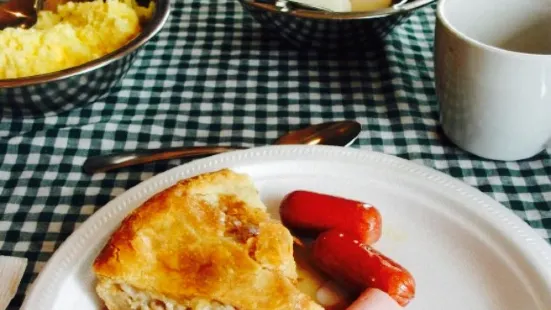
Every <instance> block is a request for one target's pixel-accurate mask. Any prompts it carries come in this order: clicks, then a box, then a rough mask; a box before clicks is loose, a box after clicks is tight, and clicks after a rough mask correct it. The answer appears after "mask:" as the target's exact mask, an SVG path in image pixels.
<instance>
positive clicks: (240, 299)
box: [93, 170, 322, 310]
mask: <svg viewBox="0 0 551 310" xmlns="http://www.w3.org/2000/svg"><path fill="white" fill-rule="evenodd" d="M292 251H293V240H292V236H291V234H290V233H289V231H288V230H287V229H286V228H285V227H284V226H283V225H281V224H279V223H277V222H275V221H272V220H271V219H270V218H269V215H268V214H267V213H266V210H265V206H264V205H263V203H262V202H261V201H260V198H259V196H258V193H257V191H256V189H255V187H254V185H253V183H252V181H251V180H250V179H249V177H248V176H246V175H242V174H237V173H234V172H232V171H230V170H221V171H218V172H214V173H209V174H203V175H200V176H197V177H194V178H191V179H188V180H184V181H181V182H179V183H178V184H176V185H174V186H172V187H170V188H168V189H166V190H164V191H162V192H161V193H159V194H157V195H155V196H154V197H152V198H151V199H149V200H148V201H147V202H145V203H144V204H143V205H142V206H141V207H139V208H138V209H136V210H135V211H134V212H132V213H131V214H130V215H129V216H128V217H127V218H126V219H125V220H124V221H123V222H122V224H121V226H120V227H119V228H118V229H117V230H116V231H115V233H114V234H113V235H112V236H111V239H110V240H109V241H108V243H107V245H106V246H105V248H104V249H103V251H102V252H101V253H100V255H99V256H98V257H97V258H96V261H95V262H94V265H93V269H94V272H95V273H96V275H97V276H98V278H99V284H98V293H100V291H102V292H103V293H100V297H102V298H103V299H104V300H106V299H108V298H107V297H108V296H105V292H104V291H105V290H106V287H108V286H109V285H108V284H107V283H111V284H112V283H120V284H124V285H128V286H130V287H132V288H133V289H136V290H138V291H141V292H147V293H150V294H152V295H155V296H162V297H163V298H166V299H169V300H173V301H175V302H176V303H179V304H181V305H185V304H188V303H189V300H192V299H204V300H210V301H213V302H217V303H220V304H222V305H227V306H233V307H235V308H237V309H240V310H246V309H322V308H321V307H319V306H318V305H317V304H315V303H314V302H313V301H311V299H310V298H309V297H307V296H306V295H304V294H302V293H300V292H299V291H298V289H297V288H296V287H295V286H294V284H293V281H294V280H295V279H296V266H295V262H294V260H293V252H292ZM101 295H104V296H101ZM104 297H105V298H104ZM108 306H109V305H108Z"/></svg>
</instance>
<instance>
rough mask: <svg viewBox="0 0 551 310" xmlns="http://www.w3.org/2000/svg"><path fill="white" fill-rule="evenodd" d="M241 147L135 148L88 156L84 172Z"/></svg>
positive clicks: (207, 154)
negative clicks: (127, 150) (121, 151)
mask: <svg viewBox="0 0 551 310" xmlns="http://www.w3.org/2000/svg"><path fill="white" fill-rule="evenodd" d="M240 149H243V148H240V147H233V146H194V147H172V148H162V149H156V150H136V151H130V152H124V153H116V154H108V155H100V156H94V157H89V158H88V159H86V161H85V162H84V166H83V169H84V172H86V173H90V174H93V173H96V172H107V171H111V170H114V169H118V168H123V167H129V166H133V165H139V164H146V163H150V162H154V161H158V160H167V159H176V158H185V159H192V158H197V157H202V156H209V155H216V154H220V153H224V152H229V151H236V150H240Z"/></svg>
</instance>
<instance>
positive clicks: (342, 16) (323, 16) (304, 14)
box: [239, 0, 437, 20]
mask: <svg viewBox="0 0 551 310" xmlns="http://www.w3.org/2000/svg"><path fill="white" fill-rule="evenodd" d="M239 1H240V2H241V3H242V4H244V5H246V6H251V7H255V8H257V9H260V10H268V11H270V12H272V13H277V14H283V15H292V16H295V17H299V18H306V19H317V20H353V19H375V18H382V17H387V16H390V15H395V14H405V13H409V12H411V11H414V10H416V9H418V8H421V7H423V6H426V5H429V4H431V3H433V2H435V1H437V0H414V1H411V2H408V3H406V4H404V5H401V6H398V7H390V8H387V9H383V10H377V11H371V12H342V13H341V12H324V11H319V10H307V9H300V10H290V11H288V12H284V11H281V10H279V9H278V8H276V7H275V6H269V5H263V4H261V3H257V2H254V0H253V1H251V0H239Z"/></svg>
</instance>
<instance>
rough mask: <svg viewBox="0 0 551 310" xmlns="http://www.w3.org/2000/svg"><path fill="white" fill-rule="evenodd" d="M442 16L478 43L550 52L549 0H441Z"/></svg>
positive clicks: (516, 50) (509, 49)
mask: <svg viewBox="0 0 551 310" xmlns="http://www.w3.org/2000/svg"><path fill="white" fill-rule="evenodd" d="M439 13H440V16H441V18H443V19H444V20H445V21H447V22H448V23H449V24H450V26H451V27H452V28H453V29H455V30H456V31H458V32H460V33H462V34H463V35H465V36H467V37H469V38H470V39H473V40H475V41H478V42H479V43H482V44H485V45H489V46H493V47H497V48H501V49H504V50H508V51H513V52H520V53H529V54H545V55H549V54H551V0H440V7H439Z"/></svg>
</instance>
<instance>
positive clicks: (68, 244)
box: [21, 145, 551, 310]
mask: <svg viewBox="0 0 551 310" xmlns="http://www.w3.org/2000/svg"><path fill="white" fill-rule="evenodd" d="M284 156H291V158H293V159H308V158H307V157H309V156H310V157H317V159H318V160H325V161H328V160H330V159H331V158H334V157H340V158H342V157H345V158H347V160H349V161H348V163H352V164H366V163H368V164H371V165H373V164H377V163H378V164H385V165H390V166H394V167H396V168H398V169H400V170H401V171H403V172H407V173H408V174H410V175H415V176H416V177H420V178H422V179H424V181H429V182H431V183H435V184H438V185H439V186H443V187H447V188H449V189H451V190H454V191H456V192H457V193H458V194H460V195H461V196H462V197H464V198H467V199H469V200H470V202H474V203H476V204H477V205H478V207H482V208H484V211H485V212H488V213H491V214H493V215H495V218H493V219H492V220H491V222H492V223H493V224H495V225H497V224H498V222H499V224H500V225H505V226H508V228H510V231H503V229H502V228H499V232H500V233H503V234H504V235H505V236H506V237H507V238H508V239H512V240H511V241H512V242H513V243H514V244H515V246H518V247H520V248H523V249H526V250H529V251H530V252H531V253H530V254H532V256H531V259H530V262H531V263H536V261H537V262H538V264H539V265H540V266H541V265H545V268H546V269H547V271H548V278H549V279H550V281H551V245H549V244H548V243H547V241H546V240H544V239H543V238H542V237H541V236H540V235H538V234H537V233H536V231H535V230H534V229H533V228H532V227H531V226H529V225H528V224H527V223H526V222H524V221H523V220H522V219H521V218H520V217H518V216H517V215H516V214H515V213H514V212H513V211H512V210H510V209H509V208H507V207H505V206H504V205H502V204H501V203H499V202H497V201H496V200H494V199H492V198H491V197H490V196H488V195H487V194H485V193H483V192H481V191H480V190H478V189H477V188H474V187H472V186H470V185H469V184H467V183H464V182H463V181H461V180H460V179H456V178H454V177H452V176H450V175H448V174H445V173H443V172H441V171H438V170H435V169H433V168H430V167H427V166H424V165H422V164H420V163H417V162H414V161H410V160H407V159H403V158H400V157H397V156H394V155H389V154H385V153H380V152H375V151H370V150H365V149H358V148H343V147H335V146H320V145H279V146H264V147H256V148H250V149H247V150H239V151H233V152H228V153H224V154H219V155H214V156H211V157H207V158H203V159H199V160H195V161H191V162H188V163H185V164H182V165H179V166H176V167H174V168H171V169H169V170H167V171H164V172H162V173H159V174H157V175H155V176H153V177H151V178H149V179H146V180H144V181H142V182H140V183H138V184H136V185H135V186H133V187H131V188H129V189H128V190H126V191H124V192H123V193H122V194H120V195H118V196H117V197H115V198H114V199H112V200H111V201H109V202H108V203H107V204H105V205H104V206H103V207H101V208H99V209H98V210H97V211H96V212H94V213H93V214H92V215H90V216H89V217H88V219H86V220H85V221H84V222H82V223H81V225H80V226H79V227H78V228H77V229H75V230H74V231H73V233H71V235H70V236H69V237H68V238H67V239H66V240H65V241H64V242H63V243H62V244H61V245H60V246H59V247H58V249H57V250H56V251H55V252H54V253H53V254H52V256H51V257H50V259H48V261H47V262H46V264H45V265H44V266H43V268H42V270H41V272H40V273H39V274H38V276H37V277H36V279H35V280H34V282H33V283H31V284H30V285H29V287H28V288H27V294H26V295H25V299H24V301H23V304H22V307H21V309H33V310H38V309H48V308H45V306H46V305H50V304H53V303H54V302H55V300H56V299H57V297H58V295H57V294H56V293H55V291H54V292H52V291H53V288H54V287H56V285H59V284H60V281H61V280H62V278H61V274H62V273H63V272H62V271H63V270H66V269H67V268H70V267H71V262H72V261H73V260H75V259H76V258H77V255H78V253H79V249H82V248H83V247H84V246H85V245H86V244H87V242H88V241H89V239H90V238H92V236H93V235H94V233H95V232H97V231H98V230H99V229H100V228H101V226H103V225H104V224H105V223H107V221H109V218H112V217H113V216H116V215H120V213H121V212H126V213H128V212H129V211H128V210H126V208H127V207H128V205H129V204H131V203H132V202H136V201H138V200H141V199H147V198H148V197H151V196H152V195H153V194H155V193H156V192H158V191H161V190H162V189H163V188H166V186H170V185H172V184H175V183H176V182H177V181H178V180H180V179H182V177H183V178H185V177H190V176H192V175H195V174H198V173H203V172H205V171H211V170H212V169H211V168H212V167H214V166H217V165H224V164H227V165H232V164H233V165H236V164H239V163H242V164H246V162H247V161H251V160H254V159H258V158H264V159H266V158H268V157H272V158H269V159H267V160H266V162H277V161H282V160H285V159H284V158H282V157H284ZM182 175H186V176H182ZM134 193H136V194H138V193H139V194H140V195H133V194H134ZM144 197H145V198H144ZM465 207H466V208H473V207H469V204H467V203H465ZM518 239H522V241H523V243H520V242H519V240H518ZM75 248H76V249H75ZM534 260H535V261H534ZM72 266H74V264H73V265H72ZM50 279H53V280H50ZM49 280H50V281H49ZM37 306H38V307H37Z"/></svg>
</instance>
